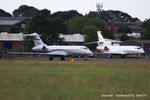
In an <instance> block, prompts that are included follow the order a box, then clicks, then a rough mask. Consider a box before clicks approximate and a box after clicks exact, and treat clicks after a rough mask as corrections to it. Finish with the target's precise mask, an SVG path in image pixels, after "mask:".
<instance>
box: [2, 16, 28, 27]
mask: <svg viewBox="0 0 150 100" xmlns="http://www.w3.org/2000/svg"><path fill="white" fill-rule="evenodd" d="M26 19H28V18H27V17H0V25H8V26H11V25H15V24H18V23H20V22H22V21H24V20H26Z"/></svg>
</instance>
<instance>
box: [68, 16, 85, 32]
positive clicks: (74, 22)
mask: <svg viewBox="0 0 150 100" xmlns="http://www.w3.org/2000/svg"><path fill="white" fill-rule="evenodd" d="M86 21H87V18H84V17H75V18H73V19H70V20H69V22H67V25H68V33H69V34H74V33H81V34H82V29H83V28H84V27H85V24H86V23H85V22H86Z"/></svg>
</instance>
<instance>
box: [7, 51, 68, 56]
mask: <svg viewBox="0 0 150 100" xmlns="http://www.w3.org/2000/svg"><path fill="white" fill-rule="evenodd" d="M8 53H9V54H16V55H48V56H68V55H69V54H68V53H67V52H66V51H52V52H45V53H40V52H8Z"/></svg>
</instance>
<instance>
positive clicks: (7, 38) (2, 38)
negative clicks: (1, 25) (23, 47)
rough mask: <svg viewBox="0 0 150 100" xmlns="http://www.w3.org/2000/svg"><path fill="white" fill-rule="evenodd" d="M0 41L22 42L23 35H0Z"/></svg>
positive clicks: (4, 33)
mask: <svg viewBox="0 0 150 100" xmlns="http://www.w3.org/2000/svg"><path fill="white" fill-rule="evenodd" d="M0 41H23V34H22V33H19V34H14V33H9V34H8V33H6V32H2V33H0Z"/></svg>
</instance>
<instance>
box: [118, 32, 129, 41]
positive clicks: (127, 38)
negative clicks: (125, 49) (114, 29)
mask: <svg viewBox="0 0 150 100" xmlns="http://www.w3.org/2000/svg"><path fill="white" fill-rule="evenodd" d="M130 39H131V38H130V37H129V36H128V35H127V34H125V33H124V34H122V35H121V37H120V41H126V40H130Z"/></svg>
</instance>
